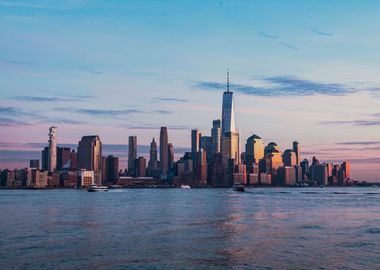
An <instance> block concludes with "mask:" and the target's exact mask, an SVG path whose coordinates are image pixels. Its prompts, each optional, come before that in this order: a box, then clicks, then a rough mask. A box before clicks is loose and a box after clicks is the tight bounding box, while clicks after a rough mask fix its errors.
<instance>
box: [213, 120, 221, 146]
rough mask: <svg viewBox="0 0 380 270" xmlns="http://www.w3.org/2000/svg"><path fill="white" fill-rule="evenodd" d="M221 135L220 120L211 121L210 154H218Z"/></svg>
mask: <svg viewBox="0 0 380 270" xmlns="http://www.w3.org/2000/svg"><path fill="white" fill-rule="evenodd" d="M221 135H222V130H221V122H220V119H217V120H214V121H212V129H211V138H212V153H219V152H220V138H221Z"/></svg>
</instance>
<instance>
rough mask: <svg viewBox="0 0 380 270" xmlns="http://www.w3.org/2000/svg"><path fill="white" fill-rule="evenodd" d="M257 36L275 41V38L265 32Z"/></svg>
mask: <svg viewBox="0 0 380 270" xmlns="http://www.w3.org/2000/svg"><path fill="white" fill-rule="evenodd" d="M258 34H259V35H260V36H262V37H264V38H269V39H277V36H275V35H272V34H268V33H265V32H259V33H258Z"/></svg>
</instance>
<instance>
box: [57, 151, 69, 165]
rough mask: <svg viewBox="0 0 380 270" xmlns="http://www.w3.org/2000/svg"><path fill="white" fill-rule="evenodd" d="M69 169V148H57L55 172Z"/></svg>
mask: <svg viewBox="0 0 380 270" xmlns="http://www.w3.org/2000/svg"><path fill="white" fill-rule="evenodd" d="M70 168H71V149H70V148H69V147H57V170H62V169H70Z"/></svg>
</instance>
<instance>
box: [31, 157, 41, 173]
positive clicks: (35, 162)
mask: <svg viewBox="0 0 380 270" xmlns="http://www.w3.org/2000/svg"><path fill="white" fill-rule="evenodd" d="M29 168H31V169H37V170H39V169H40V160H38V159H31V160H30V161H29Z"/></svg>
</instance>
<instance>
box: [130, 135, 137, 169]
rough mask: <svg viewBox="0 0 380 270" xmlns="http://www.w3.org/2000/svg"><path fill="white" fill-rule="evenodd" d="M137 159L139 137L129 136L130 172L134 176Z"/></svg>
mask: <svg viewBox="0 0 380 270" xmlns="http://www.w3.org/2000/svg"><path fill="white" fill-rule="evenodd" d="M136 158H137V137H136V136H129V138H128V172H129V175H132V174H133V173H134V171H135V169H134V164H135V159H136Z"/></svg>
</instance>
